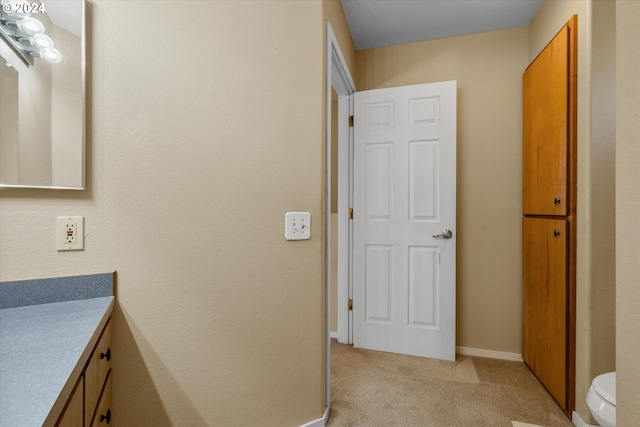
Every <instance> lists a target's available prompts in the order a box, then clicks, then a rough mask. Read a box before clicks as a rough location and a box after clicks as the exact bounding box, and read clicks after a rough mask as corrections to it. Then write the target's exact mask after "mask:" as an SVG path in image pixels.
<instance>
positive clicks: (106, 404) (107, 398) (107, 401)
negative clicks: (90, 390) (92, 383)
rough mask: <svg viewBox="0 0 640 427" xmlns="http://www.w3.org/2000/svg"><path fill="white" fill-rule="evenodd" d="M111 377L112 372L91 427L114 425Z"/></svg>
mask: <svg viewBox="0 0 640 427" xmlns="http://www.w3.org/2000/svg"><path fill="white" fill-rule="evenodd" d="M111 376H112V375H111V372H109V375H108V376H107V382H106V383H105V385H104V389H103V390H102V395H101V396H100V402H99V403H98V407H97V408H96V415H95V417H94V418H93V423H91V427H107V426H111V425H112V424H111V415H112V414H111V413H112V412H113V411H112V410H111ZM87 425H88V424H87Z"/></svg>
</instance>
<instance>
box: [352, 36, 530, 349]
mask: <svg viewBox="0 0 640 427" xmlns="http://www.w3.org/2000/svg"><path fill="white" fill-rule="evenodd" d="M356 57H357V79H358V82H359V85H358V90H366V89H373V88H383V87H391V86H402V85H409V84H418V83H429V82H437V81H444V80H457V81H458V164H457V168H458V184H457V192H458V203H457V215H458V224H457V232H458V267H457V268H458V284H457V301H458V302H457V345H458V346H462V347H471V348H479V349H484V350H494V351H501V352H511V353H520V341H521V321H520V319H521V282H522V280H521V265H522V263H521V256H520V252H521V243H520V241H521V225H520V224H521V217H522V212H521V203H522V202H521V199H522V188H521V187H522V184H521V182H522V181H521V176H522V148H521V139H522V108H521V105H522V94H521V92H522V85H521V76H522V72H523V70H524V68H525V67H526V65H527V29H526V28H525V27H519V28H513V29H508V30H500V31H492V32H486V33H480V34H473V35H468V36H461V37H451V38H446V39H440V40H433V41H427V42H420V43H412V44H405V45H399V46H392V47H386V48H379V49H371V50H364V51H359V52H358V53H357V56H356Z"/></svg>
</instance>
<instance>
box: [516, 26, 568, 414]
mask: <svg viewBox="0 0 640 427" xmlns="http://www.w3.org/2000/svg"><path fill="white" fill-rule="evenodd" d="M576 60H577V16H574V17H572V18H571V19H570V20H569V22H568V23H567V24H566V25H565V26H564V27H563V28H562V29H561V30H560V32H558V34H557V35H556V36H555V37H554V38H553V40H551V42H550V43H549V44H548V45H547V47H546V48H545V49H544V50H543V51H542V52H541V53H540V54H539V55H538V57H537V58H536V59H535V60H534V61H533V62H532V63H531V64H530V65H529V67H528V68H527V69H526V70H525V72H524V75H523V82H522V86H523V150H522V151H523V193H522V213H523V220H522V269H523V293H522V299H523V311H522V313H523V315H522V356H523V358H524V361H525V363H526V364H527V365H528V366H529V368H530V369H531V371H532V372H533V373H534V374H535V375H536V377H537V378H538V379H539V380H540V382H541V383H542V384H543V385H544V386H545V387H546V389H547V390H548V391H549V393H550V394H551V395H552V396H553V398H554V399H555V400H556V402H557V403H558V404H559V405H560V406H561V407H562V409H563V410H564V411H565V413H566V414H567V415H569V414H571V412H572V411H573V409H574V405H575V252H576V249H575V248H576V236H575V233H576V228H575V223H576V75H577V74H576V65H577V64H576Z"/></svg>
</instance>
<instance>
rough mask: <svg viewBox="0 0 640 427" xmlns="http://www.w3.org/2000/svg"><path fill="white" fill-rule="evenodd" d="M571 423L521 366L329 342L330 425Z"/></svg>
mask: <svg viewBox="0 0 640 427" xmlns="http://www.w3.org/2000/svg"><path fill="white" fill-rule="evenodd" d="M512 420H513V421H518V422H521V423H527V424H536V425H541V426H545V427H574V426H573V423H571V421H569V419H568V418H567V417H566V416H565V415H564V413H563V412H562V411H561V410H560V408H559V407H558V406H557V405H556V404H555V402H554V401H553V400H552V399H551V397H550V396H549V395H548V394H547V393H546V391H545V390H544V389H543V388H542V386H541V385H540V383H538V381H537V380H536V379H535V377H534V376H533V375H532V374H531V373H530V372H529V370H528V369H527V367H526V366H525V365H524V363H519V362H508V361H502V360H495V359H485V358H481V357H467V356H458V358H457V360H456V361H455V362H445V361H440V360H434V359H425V358H421V357H413V356H402V355H397V354H390V353H383V352H377V351H370V350H361V349H355V348H353V347H352V346H349V345H343V344H338V343H337V342H336V341H335V340H332V341H331V414H330V416H329V422H328V424H327V425H328V426H331V427H356V426H358V427H360V426H362V427H391V426H399V427H412V426H415V427H512V425H513V424H512Z"/></svg>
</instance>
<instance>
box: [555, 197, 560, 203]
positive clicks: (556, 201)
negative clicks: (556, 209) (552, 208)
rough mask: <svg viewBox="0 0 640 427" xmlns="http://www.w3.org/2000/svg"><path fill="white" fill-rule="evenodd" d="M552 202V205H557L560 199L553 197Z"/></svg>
mask: <svg viewBox="0 0 640 427" xmlns="http://www.w3.org/2000/svg"><path fill="white" fill-rule="evenodd" d="M553 204H554V205H559V204H560V199H558V198H557V197H556V198H554V199H553Z"/></svg>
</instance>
